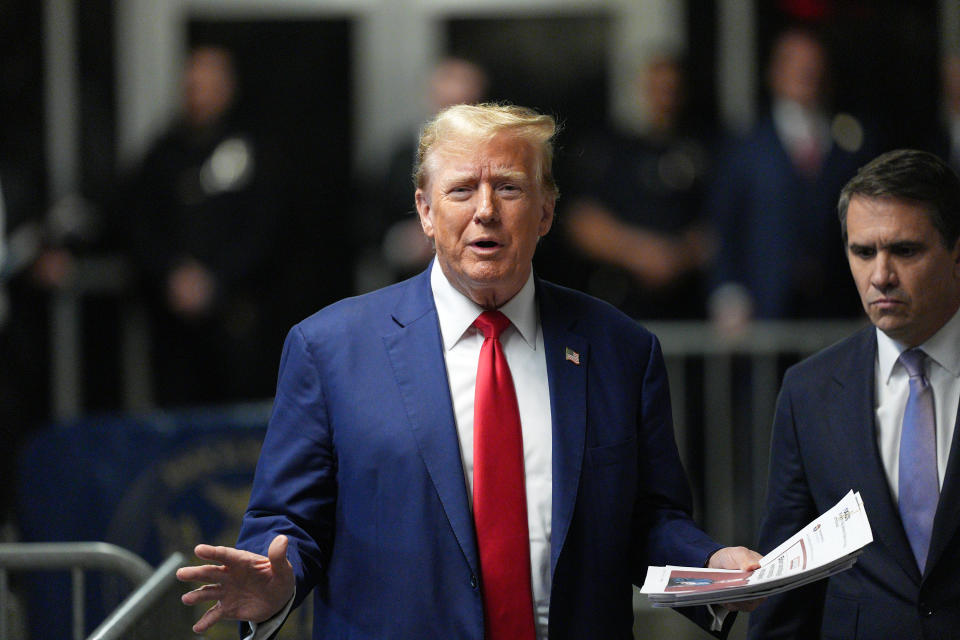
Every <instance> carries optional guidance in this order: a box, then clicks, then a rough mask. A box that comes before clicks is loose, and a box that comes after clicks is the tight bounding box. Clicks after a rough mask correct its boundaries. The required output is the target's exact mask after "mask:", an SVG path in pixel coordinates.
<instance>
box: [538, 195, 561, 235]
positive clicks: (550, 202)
mask: <svg viewBox="0 0 960 640" xmlns="http://www.w3.org/2000/svg"><path fill="white" fill-rule="evenodd" d="M556 205H557V199H556V197H555V196H553V195H548V196H546V197H545V198H544V199H543V208H542V209H541V213H540V229H539V231H540V237H541V238H542V237H543V236H545V235H547V233H548V232H549V231H550V227H552V226H553V216H554V209H555V208H556Z"/></svg>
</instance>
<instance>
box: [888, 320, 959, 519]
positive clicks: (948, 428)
mask: <svg viewBox="0 0 960 640" xmlns="http://www.w3.org/2000/svg"><path fill="white" fill-rule="evenodd" d="M957 345H960V311H958V312H957V313H955V314H954V315H953V317H952V318H951V319H950V320H949V321H948V322H947V323H946V324H945V325H943V327H941V328H940V330H939V331H937V333H935V334H934V335H933V336H932V337H931V338H930V339H929V340H927V341H926V342H924V343H923V344H921V345H920V346H919V347H918V348H920V349H922V350H923V351H924V353H926V354H927V359H926V360H925V365H924V366H925V369H926V375H927V380H929V381H930V386H931V387H932V389H933V405H934V415H935V416H936V421H937V424H936V433H937V471H938V472H939V473H938V477H939V479H940V486H941V487H943V476H944V473H945V472H946V470H947V460H948V458H949V456H950V443H951V442H952V441H953V431H954V425H955V424H956V422H957V405H958V403H960V348H958V346H957ZM905 348H906V347H904V345H902V344H900V343H898V342H897V341H895V340H893V339H892V338H890V337H889V336H887V335H886V334H885V333H883V332H882V331H880V330H879V329H877V362H876V367H875V371H876V389H877V395H876V398H875V400H874V401H875V403H876V418H877V445H878V446H879V447H880V458H881V460H882V461H883V469H884V471H885V472H886V474H887V482H889V483H890V491H891V492H892V494H893V498H894V500H895V501H896V500H897V499H898V498H899V495H900V492H899V482H898V474H899V470H900V432H901V430H902V428H903V424H902V423H903V413H904V411H905V410H906V408H907V398H908V397H909V395H910V377H909V376H908V375H907V371H906V369H905V368H904V367H903V365H902V364H900V363H899V362H898V358H899V357H900V353H901V352H903V351H904V350H905Z"/></svg>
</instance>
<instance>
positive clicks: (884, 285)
mask: <svg viewBox="0 0 960 640" xmlns="http://www.w3.org/2000/svg"><path fill="white" fill-rule="evenodd" d="M897 283H898V281H897V271H896V269H895V268H894V265H893V262H892V261H891V260H890V256H889V254H887V252H885V251H881V252H879V253H878V254H877V257H876V259H875V260H874V263H873V271H872V272H871V273H870V284H872V285H873V286H874V287H875V288H876V289H878V290H880V291H886V290H888V289H892V288H893V287H896V286H897Z"/></svg>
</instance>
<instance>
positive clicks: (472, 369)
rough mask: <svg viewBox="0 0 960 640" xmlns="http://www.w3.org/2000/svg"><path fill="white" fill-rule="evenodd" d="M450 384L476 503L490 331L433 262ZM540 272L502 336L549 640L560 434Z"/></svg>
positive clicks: (542, 637) (539, 615)
mask: <svg viewBox="0 0 960 640" xmlns="http://www.w3.org/2000/svg"><path fill="white" fill-rule="evenodd" d="M430 286H431V288H432V289H433V297H434V302H435V303H436V307H437V317H438V319H439V322H440V336H441V338H442V339H443V354H444V359H445V361H446V365H447V382H448V383H449V384H450V397H451V399H452V400H453V414H454V419H455V421H456V424H457V436H458V437H459V439H460V458H461V460H462V462H463V475H464V480H465V482H466V487H467V496H468V499H469V500H470V502H471V504H472V502H473V405H474V394H475V389H476V381H477V364H478V362H479V360H480V347H481V346H483V334H482V333H480V331H478V330H477V329H476V328H474V327H473V321H474V320H476V319H477V316H479V315H480V314H481V313H482V312H483V311H484V309H483V307H481V306H479V305H478V304H476V303H475V302H473V301H472V300H470V299H469V298H467V297H466V296H465V295H463V294H462V293H460V292H459V291H457V290H456V289H454V288H453V285H451V284H450V282H449V281H448V280H447V279H446V277H444V275H443V270H442V269H440V267H439V265H437V263H436V261H434V263H433V266H432V268H431V272H430ZM534 289H535V287H534V282H533V274H532V273H531V274H530V277H529V278H527V282H526V284H525V285H524V286H523V288H522V289H521V290H520V292H519V293H517V295H515V296H514V297H513V298H511V299H510V300H509V301H508V302H507V303H506V304H504V305H503V306H502V307H500V309H499V310H500V311H501V312H502V313H503V314H504V315H505V316H507V318H509V320H510V323H511V326H509V327H507V328H506V329H504V331H503V334H502V335H501V336H500V343H501V344H502V345H503V352H504V355H505V356H506V358H507V364H508V365H509V366H510V375H511V377H512V378H513V386H514V387H515V389H516V392H517V404H518V405H519V408H520V428H521V430H522V433H523V467H524V477H525V481H526V494H527V525H528V527H529V531H530V563H531V576H530V577H531V584H532V586H533V605H534V609H535V617H536V629H537V639H538V640H546V639H547V622H548V619H549V614H550V515H551V508H552V504H553V467H552V460H553V446H552V445H553V437H552V425H553V422H552V420H551V413H550V389H549V386H548V384H547V358H546V355H545V351H544V346H543V333H542V332H541V331H540V314H539V310H538V308H537V303H536V296H535V295H534V294H535V291H534Z"/></svg>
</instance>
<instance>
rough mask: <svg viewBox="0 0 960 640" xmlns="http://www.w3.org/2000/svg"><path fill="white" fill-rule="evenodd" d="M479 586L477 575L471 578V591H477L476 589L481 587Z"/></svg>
mask: <svg viewBox="0 0 960 640" xmlns="http://www.w3.org/2000/svg"><path fill="white" fill-rule="evenodd" d="M479 586H480V581H479V580H478V579H477V574H473V575H471V576H470V588H471V589H476V588H477V587H479Z"/></svg>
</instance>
